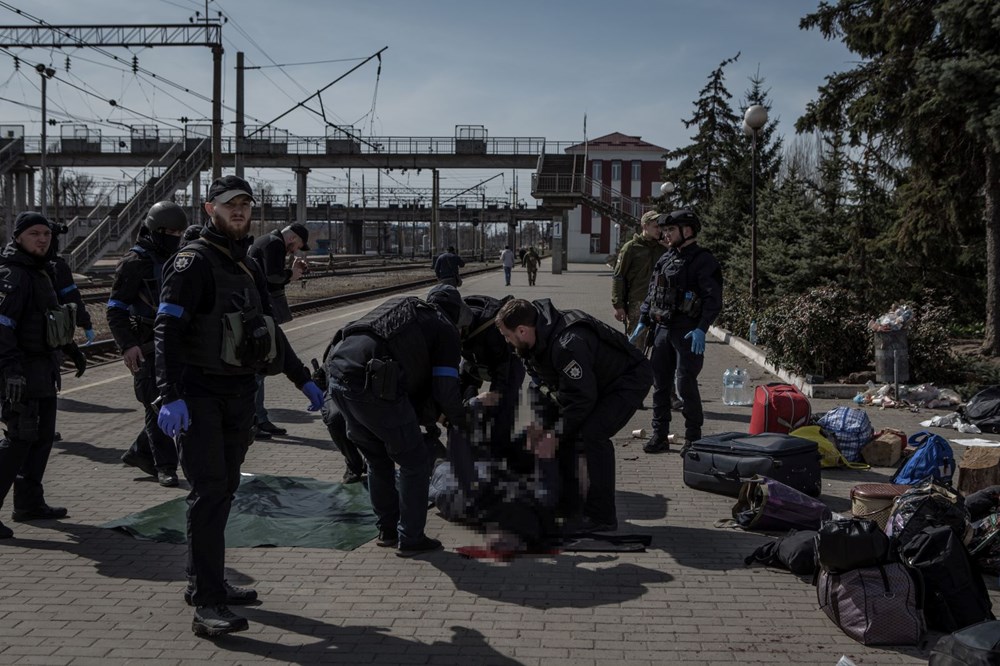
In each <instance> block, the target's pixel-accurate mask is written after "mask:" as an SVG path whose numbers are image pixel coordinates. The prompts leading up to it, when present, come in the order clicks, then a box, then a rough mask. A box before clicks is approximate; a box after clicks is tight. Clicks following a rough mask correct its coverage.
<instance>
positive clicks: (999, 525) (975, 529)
mask: <svg viewBox="0 0 1000 666" xmlns="http://www.w3.org/2000/svg"><path fill="white" fill-rule="evenodd" d="M969 555H970V556H971V557H972V561H973V563H974V564H975V565H976V568H977V569H979V570H980V571H982V572H983V573H990V574H1000V513H992V514H990V515H988V516H986V517H985V518H981V519H979V520H977V521H976V522H974V523H972V540H971V541H969Z"/></svg>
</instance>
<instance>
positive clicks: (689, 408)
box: [649, 326, 705, 440]
mask: <svg viewBox="0 0 1000 666" xmlns="http://www.w3.org/2000/svg"><path fill="white" fill-rule="evenodd" d="M691 330H692V329H690V328H688V329H686V330H685V327H678V326H675V327H673V328H667V327H666V326H657V327H656V331H655V333H654V335H655V337H654V338H653V353H652V354H651V355H650V359H649V360H650V361H652V363H653V423H652V426H653V432H654V433H655V434H657V435H659V436H661V437H666V436H667V435H668V434H669V433H670V408H671V407H670V389H671V385H672V384H673V383H674V381H675V380H676V382H677V394H678V395H679V396H680V399H681V400H683V401H684V407H683V408H681V414H683V416H684V437H685V438H686V439H688V440H697V439H701V427H702V426H703V425H704V424H705V414H704V412H703V411H702V406H701V393H700V392H699V390H698V375H699V374H700V373H701V368H702V366H704V365H705V356H704V355H702V354H695V353H694V352H693V351H691V340H689V339H687V338H685V337H684V336H685V335H687V334H688V333H689V332H691Z"/></svg>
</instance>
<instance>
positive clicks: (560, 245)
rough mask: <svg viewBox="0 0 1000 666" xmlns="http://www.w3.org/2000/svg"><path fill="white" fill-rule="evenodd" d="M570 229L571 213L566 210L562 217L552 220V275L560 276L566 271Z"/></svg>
mask: <svg viewBox="0 0 1000 666" xmlns="http://www.w3.org/2000/svg"><path fill="white" fill-rule="evenodd" d="M568 228H569V211H568V210H564V211H563V212H562V215H560V216H559V217H556V218H553V219H552V274H553V275H559V274H561V273H562V272H563V271H564V270H566V263H567V261H566V259H567V256H568V255H567V252H566V242H567V240H568V239H567V238H566V235H567V229H568Z"/></svg>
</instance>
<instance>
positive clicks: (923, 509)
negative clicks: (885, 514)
mask: <svg viewBox="0 0 1000 666" xmlns="http://www.w3.org/2000/svg"><path fill="white" fill-rule="evenodd" d="M941 525H944V526H947V527H949V528H951V530H952V531H953V532H955V536H957V537H958V538H959V540H960V541H961V542H962V543H969V541H970V539H971V538H972V526H971V524H970V521H969V511H968V509H966V508H965V498H964V497H962V495H961V494H960V493H959V492H957V491H956V490H954V489H953V488H950V487H948V486H945V485H940V484H938V483H935V482H933V481H928V482H927V483H923V484H921V485H919V486H914V487H913V488H910V489H909V490H907V491H906V492H904V493H903V494H902V495H900V496H899V497H897V498H896V499H895V500H894V501H893V507H892V512H891V513H890V514H889V521H888V523H887V524H886V528H885V533H886V534H888V535H889V536H890V537H895V538H896V540H897V542H898V543H899V545H900V547H902V546H904V545H906V544H907V543H908V542H909V541H910V539H912V538H913V537H914V536H916V535H917V534H919V533H920V532H921V531H922V530H923V529H924V528H925V527H938V526H941Z"/></svg>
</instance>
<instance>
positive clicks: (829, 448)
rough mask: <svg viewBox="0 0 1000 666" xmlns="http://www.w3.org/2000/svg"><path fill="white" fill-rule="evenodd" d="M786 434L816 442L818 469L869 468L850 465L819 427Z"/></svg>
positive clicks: (864, 465) (860, 464)
mask: <svg viewBox="0 0 1000 666" xmlns="http://www.w3.org/2000/svg"><path fill="white" fill-rule="evenodd" d="M788 434H789V435H792V436H793V437H801V438H802V439H811V440H812V441H814V442H816V446H817V447H818V450H819V455H820V460H819V466H820V467H849V468H851V469H870V468H871V465H867V464H865V463H852V462H850V461H849V460H847V458H845V457H844V454H843V453H841V452H840V450H839V449H838V448H837V445H836V444H834V443H833V440H831V439H830V438H829V437H827V435H826V431H825V430H823V428H822V427H821V426H818V425H807V426H802V427H801V428H796V429H795V430H793V431H791V432H790V433H788Z"/></svg>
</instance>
